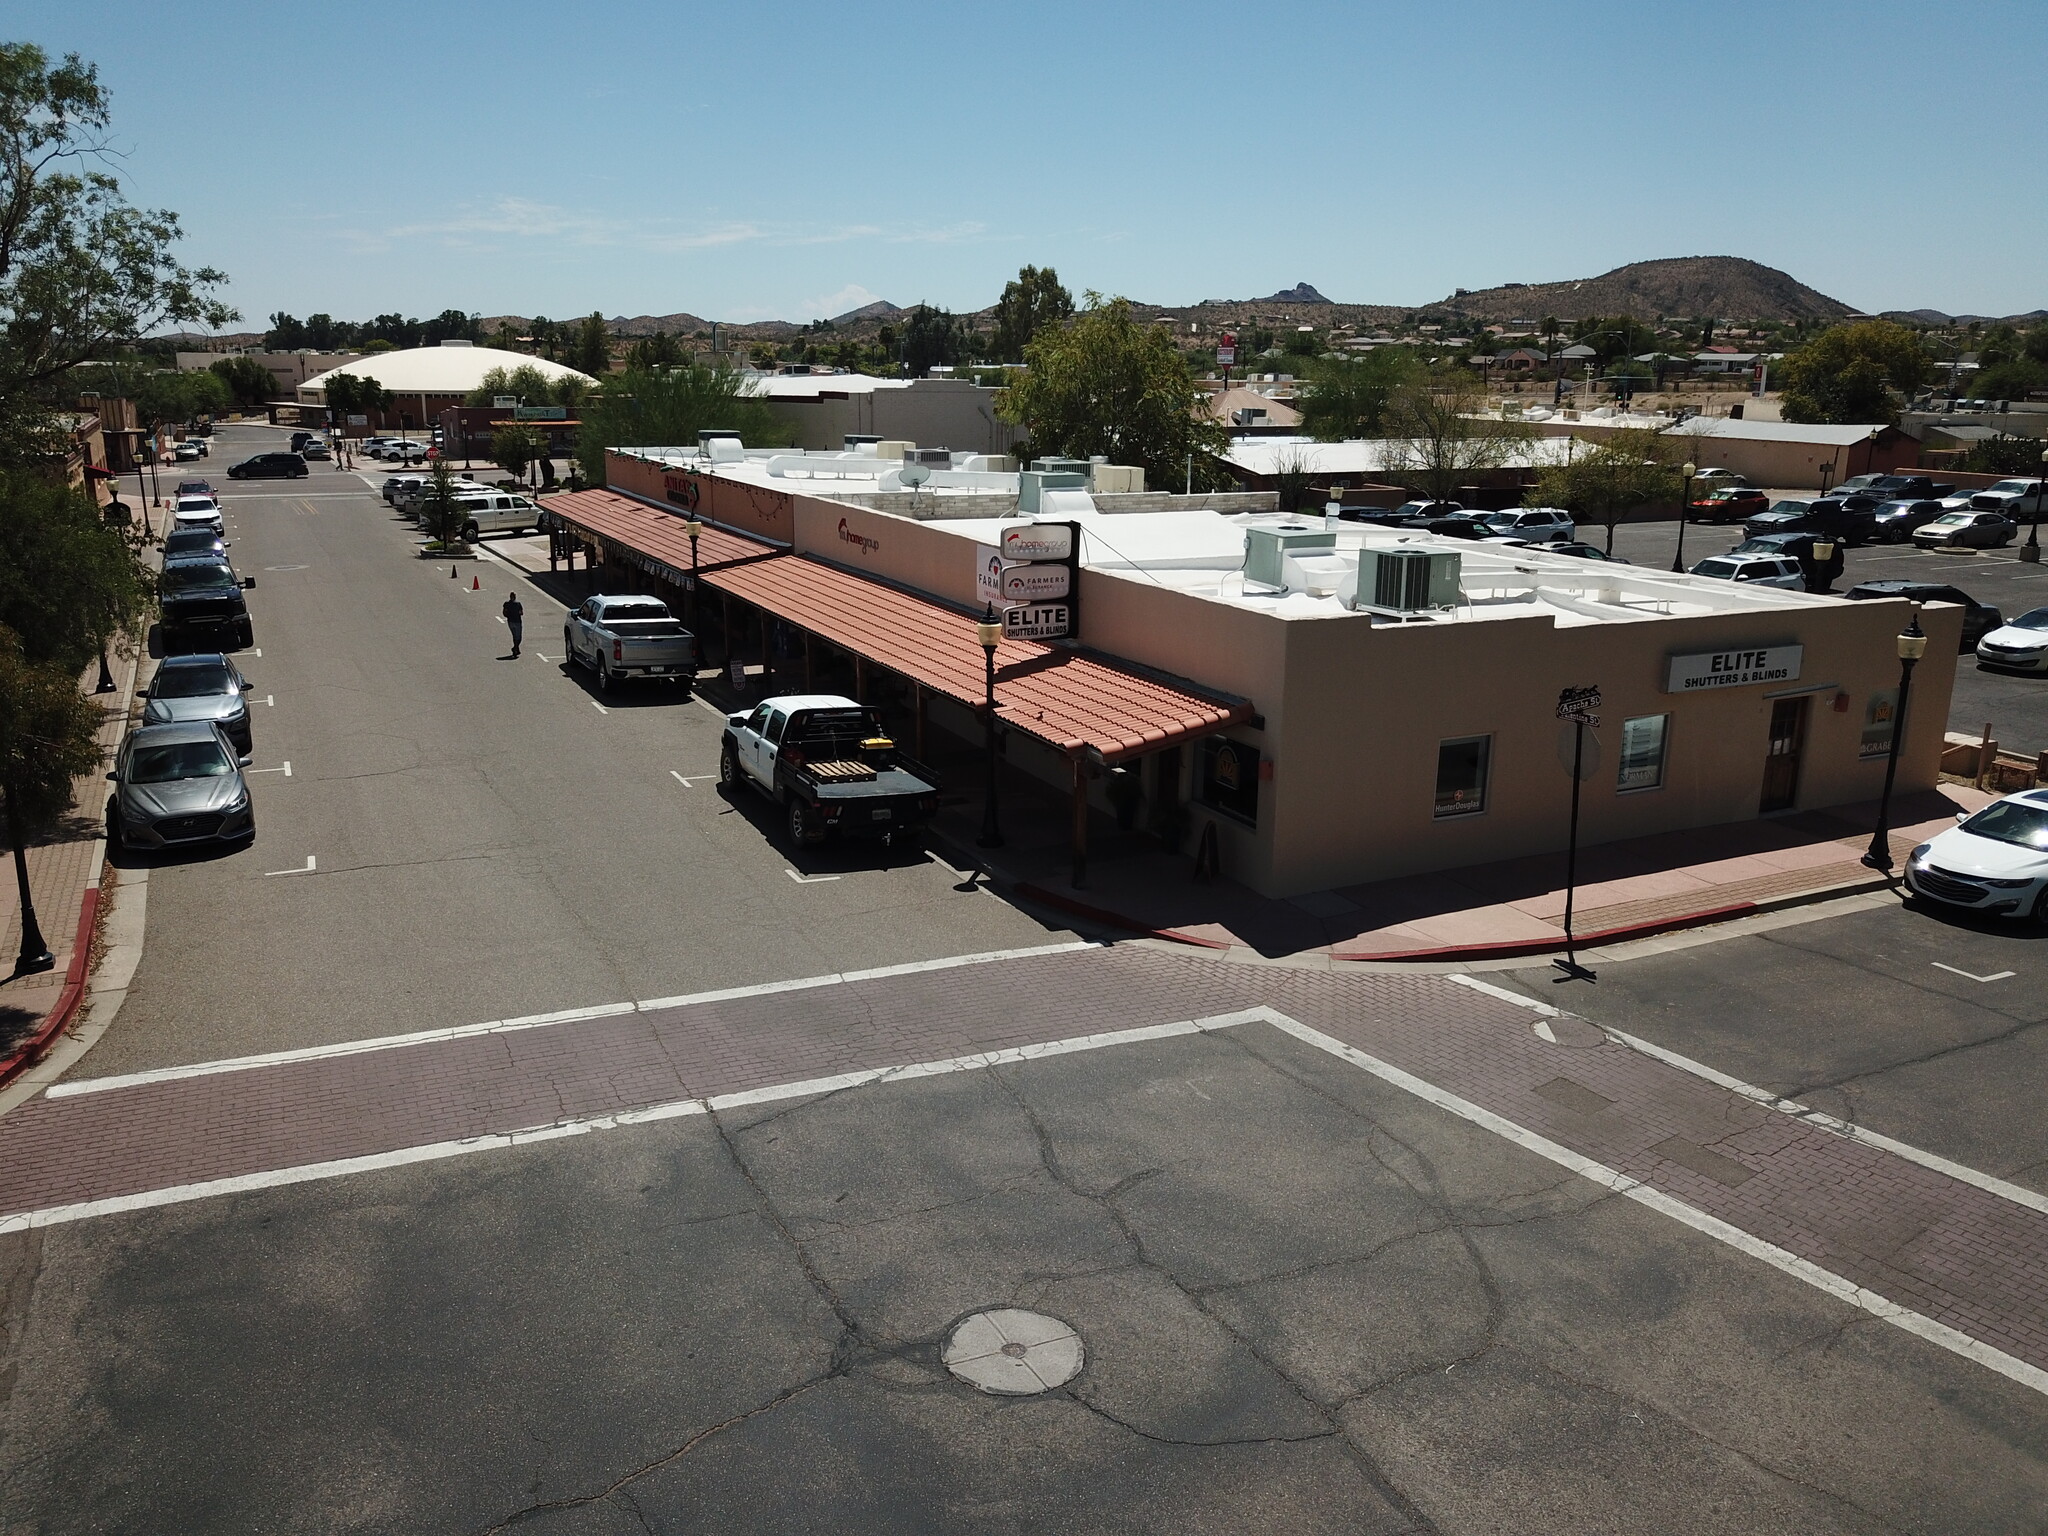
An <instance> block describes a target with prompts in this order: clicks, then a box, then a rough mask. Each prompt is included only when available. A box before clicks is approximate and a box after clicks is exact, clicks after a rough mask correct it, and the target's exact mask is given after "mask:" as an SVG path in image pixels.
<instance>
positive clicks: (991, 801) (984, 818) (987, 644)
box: [974, 603, 1003, 848]
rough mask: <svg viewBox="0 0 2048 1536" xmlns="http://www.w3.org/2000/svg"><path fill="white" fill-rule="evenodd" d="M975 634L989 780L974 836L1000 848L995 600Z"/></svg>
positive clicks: (1000, 626) (998, 634)
mask: <svg viewBox="0 0 2048 1536" xmlns="http://www.w3.org/2000/svg"><path fill="white" fill-rule="evenodd" d="M974 638H975V639H976V640H977V641H979V642H980V643H981V656H982V663H983V667H984V671H983V673H982V676H983V695H982V706H981V707H982V733H983V736H984V738H985V739H986V741H987V743H988V784H987V787H986V788H985V789H984V791H983V795H982V803H981V836H980V837H978V838H976V839H975V846H977V847H980V848H1000V847H1002V846H1003V829H1002V827H1001V826H1000V825H999V824H998V822H997V820H996V642H997V641H998V640H1000V639H1002V638H1003V621H1002V620H1001V619H999V618H997V617H996V605H995V604H994V603H990V604H988V611H987V612H986V613H984V614H983V615H982V617H981V622H980V623H978V624H976V625H975V626H974Z"/></svg>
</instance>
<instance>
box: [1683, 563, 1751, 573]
mask: <svg viewBox="0 0 2048 1536" xmlns="http://www.w3.org/2000/svg"><path fill="white" fill-rule="evenodd" d="M1741 569H1742V567H1741V565H1740V564H1739V563H1738V562H1737V561H1734V560H1702V561H1701V562H1700V563H1699V564H1698V565H1696V566H1694V567H1693V568H1692V573H1693V575H1695V576H1733V575H1734V574H1735V573H1736V572H1737V571H1739V570H1741Z"/></svg>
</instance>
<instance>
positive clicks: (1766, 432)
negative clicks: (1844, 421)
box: [1668, 416, 1885, 448]
mask: <svg viewBox="0 0 2048 1536" xmlns="http://www.w3.org/2000/svg"><path fill="white" fill-rule="evenodd" d="M1884 427H1885V424H1884V423H1883V422H1881V421H1873V422H1865V423H1861V424H1852V425H1849V426H1842V427H1831V426H1823V425H1821V424H1820V423H1818V422H1807V421H1747V420H1743V421H1737V420H1733V419H1731V418H1729V417H1726V416H1695V417H1693V418H1692V419H1691V420H1690V421H1684V422H1680V423H1679V424H1678V425H1676V426H1674V427H1671V428H1669V429H1668V430H1669V431H1670V432H1671V433H1672V435H1674V436H1678V437H1719V438H1726V439H1729V440H1730V441H1733V442H1749V443H1820V444H1823V445H1825V446H1827V447H1830V448H1842V447H1846V446H1848V445H1849V444H1850V443H1860V442H1862V441H1863V440H1864V439H1865V438H1867V437H1875V436H1876V435H1877V434H1878V433H1880V432H1882V431H1883V430H1884Z"/></svg>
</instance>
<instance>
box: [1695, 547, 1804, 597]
mask: <svg viewBox="0 0 2048 1536" xmlns="http://www.w3.org/2000/svg"><path fill="white" fill-rule="evenodd" d="M1692 573H1693V575H1695V576H1716V577H1719V578H1720V579H1721V580H1723V581H1735V582H1740V583H1742V584H1743V585H1744V586H1750V587H1782V588H1784V589H1785V590H1786V591H1787V592H1804V591H1805V590H1806V576H1805V574H1804V573H1803V572H1802V571H1801V570H1800V568H1799V562H1798V561H1797V560H1795V559H1793V558H1792V557H1791V556H1790V555H1737V554H1728V555H1712V556H1709V557H1708V558H1707V559H1705V560H1702V561H1701V562H1700V563H1699V564H1698V565H1696V566H1694V567H1693V568H1692Z"/></svg>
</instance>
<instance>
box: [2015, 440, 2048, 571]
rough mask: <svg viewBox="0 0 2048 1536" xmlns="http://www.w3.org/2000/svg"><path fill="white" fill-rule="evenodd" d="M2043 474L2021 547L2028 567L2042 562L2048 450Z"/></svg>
mask: <svg viewBox="0 0 2048 1536" xmlns="http://www.w3.org/2000/svg"><path fill="white" fill-rule="evenodd" d="M2041 473H2042V476H2043V478H2042V479H2041V480H2039V481H2037V482H2035V486H2034V495H2033V502H2034V516H2033V520H2032V521H2031V522H2029V523H2028V524H2027V542H2026V543H2025V544H2023V545H2021V546H2020V559H2022V560H2023V561H2025V562H2026V563H2027V564H2028V565H2038V564H2040V561H2041V497H2042V495H2043V494H2044V493H2048V449H2043V450H2042V451H2041Z"/></svg>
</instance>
